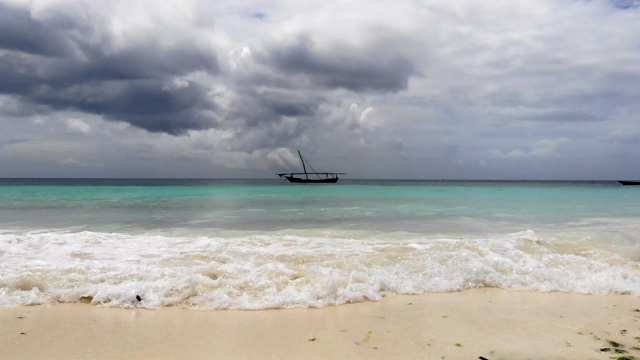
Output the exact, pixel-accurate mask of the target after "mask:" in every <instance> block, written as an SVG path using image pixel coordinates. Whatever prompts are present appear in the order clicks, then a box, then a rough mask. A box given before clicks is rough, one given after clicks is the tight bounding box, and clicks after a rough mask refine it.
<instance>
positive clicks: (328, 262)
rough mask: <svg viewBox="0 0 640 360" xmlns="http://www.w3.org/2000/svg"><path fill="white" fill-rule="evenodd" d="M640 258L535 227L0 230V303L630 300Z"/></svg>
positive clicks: (222, 305)
mask: <svg viewBox="0 0 640 360" xmlns="http://www.w3.org/2000/svg"><path fill="white" fill-rule="evenodd" d="M609 240H610V239H609ZM639 253H640V251H639V249H638V245H637V244H633V243H628V242H611V241H600V240H599V239H597V238H596V239H594V237H593V236H584V235H580V234H578V235H575V234H573V235H572V234H544V235H543V234H538V233H536V232H534V231H531V230H526V231H521V232H515V233H509V234H502V235H491V236H478V237H471V236H465V237H461V238H455V237H447V236H435V235H434V236H429V237H425V236H420V235H416V234H411V233H375V232H371V233H367V232H363V231H360V232H352V233H350V232H348V231H342V232H335V233H332V232H330V231H326V230H316V231H314V230H305V231H294V230H291V231H285V230H283V231H276V232H263V233H242V232H235V233H224V234H220V236H217V235H216V236H211V235H210V234H207V235H200V236H198V235H193V234H191V235H176V234H174V235H168V234H137V235H132V234H120V233H100V232H89V231H80V232H72V231H45V230H42V231H22V232H21V231H16V230H12V231H8V230H5V231H1V232H0V257H1V258H2V263H1V264H0V306H2V307H11V306H19V305H30V304H42V303H51V302H91V303H92V304H96V305H104V306H114V307H125V308H126V307H145V308H158V307H163V306H182V307H187V308H193V309H267V308H289V307H323V306H329V305H338V304H343V303H349V302H361V301H367V300H378V299H380V298H382V297H383V296H386V295H391V294H420V293H425V292H449V291H460V290H464V289H469V288H477V287H496V288H503V289H513V290H535V291H564V292H577V293H585V294H608V293H629V294H634V295H636V296H638V295H640V281H639V279H640V266H639V264H638V259H637V256H638V254H639ZM138 299H140V300H138Z"/></svg>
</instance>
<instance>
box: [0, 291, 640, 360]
mask: <svg viewBox="0 0 640 360" xmlns="http://www.w3.org/2000/svg"><path fill="white" fill-rule="evenodd" d="M609 341H612V342H609ZM616 344H617V345H616ZM618 345H619V346H618ZM0 349H2V353H3V354H2V355H1V356H0V357H2V358H3V359H4V358H6V359H49V360H52V359H89V358H107V359H390V358H397V359H478V358H479V357H484V358H485V359H488V360H495V359H610V358H614V359H617V358H618V357H622V356H635V357H637V358H640V299H639V298H638V297H636V296H633V295H580V294H572V293H559V292H553V293H540V292H532V291H509V290H501V289H495V288H483V289H474V290H466V291H462V292H456V293H426V294H421V295H396V296H389V297H386V298H384V299H382V300H381V301H378V302H364V303H356V304H346V305H340V306H331V307H324V308H319V309H274V310H258V311H246V310H222V311H198V310H188V309H182V308H179V307H170V308H161V309H157V310H147V309H122V308H105V307H99V306H93V305H90V304H83V303H74V304H51V305H46V304H45V305H36V306H21V307H16V308H5V309H0ZM606 349H608V350H606ZM616 351H618V352H621V351H625V353H616Z"/></svg>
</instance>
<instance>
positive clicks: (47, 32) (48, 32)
mask: <svg viewBox="0 0 640 360" xmlns="http://www.w3.org/2000/svg"><path fill="white" fill-rule="evenodd" d="M0 48H3V49H10V50H17V51H21V52H25V53H29V54H37V55H44V56H52V55H61V54H63V53H64V51H65V50H66V46H65V42H64V40H63V39H62V38H61V37H60V35H59V33H58V31H57V29H50V28H47V27H45V25H43V24H41V23H39V22H38V21H36V20H34V19H33V18H32V17H31V14H30V13H29V11H27V10H24V9H17V8H13V7H10V6H8V5H5V4H0Z"/></svg>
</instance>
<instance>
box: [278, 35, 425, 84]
mask: <svg viewBox="0 0 640 360" xmlns="http://www.w3.org/2000/svg"><path fill="white" fill-rule="evenodd" d="M266 61H267V62H269V63H271V64H273V65H274V66H275V67H276V68H278V69H280V70H281V71H285V72H290V73H293V74H301V75H304V76H306V77H308V78H309V79H310V81H311V82H312V84H315V85H318V86H322V87H324V88H329V89H335V88H342V89H346V90H351V91H354V92H364V91H379V92H398V91H400V90H405V89H406V88H407V83H408V80H409V77H410V76H412V75H414V74H415V69H414V67H413V65H412V64H411V63H410V62H409V61H408V60H406V59H404V58H403V57H400V56H384V55H380V54H377V55H376V56H370V55H368V54H365V53H358V52H357V51H354V52H353V53H348V54H345V53H343V52H341V51H340V50H339V49H335V51H334V53H332V54H320V53H319V52H317V51H314V49H312V48H311V44H309V43H308V42H307V41H304V40H301V41H299V42H298V43H296V44H295V45H292V46H288V47H283V48H280V49H277V50H275V51H274V52H273V53H272V54H271V55H270V56H269V58H268V59H267V60H266Z"/></svg>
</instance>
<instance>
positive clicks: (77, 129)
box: [66, 119, 91, 134]
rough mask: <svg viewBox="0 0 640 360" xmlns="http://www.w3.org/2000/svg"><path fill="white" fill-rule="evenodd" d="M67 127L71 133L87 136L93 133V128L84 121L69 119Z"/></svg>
mask: <svg viewBox="0 0 640 360" xmlns="http://www.w3.org/2000/svg"><path fill="white" fill-rule="evenodd" d="M66 125H67V131H69V132H71V133H78V134H86V133H88V132H89V131H91V127H90V126H89V125H88V124H87V123H86V122H84V120H82V119H67V121H66Z"/></svg>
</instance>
